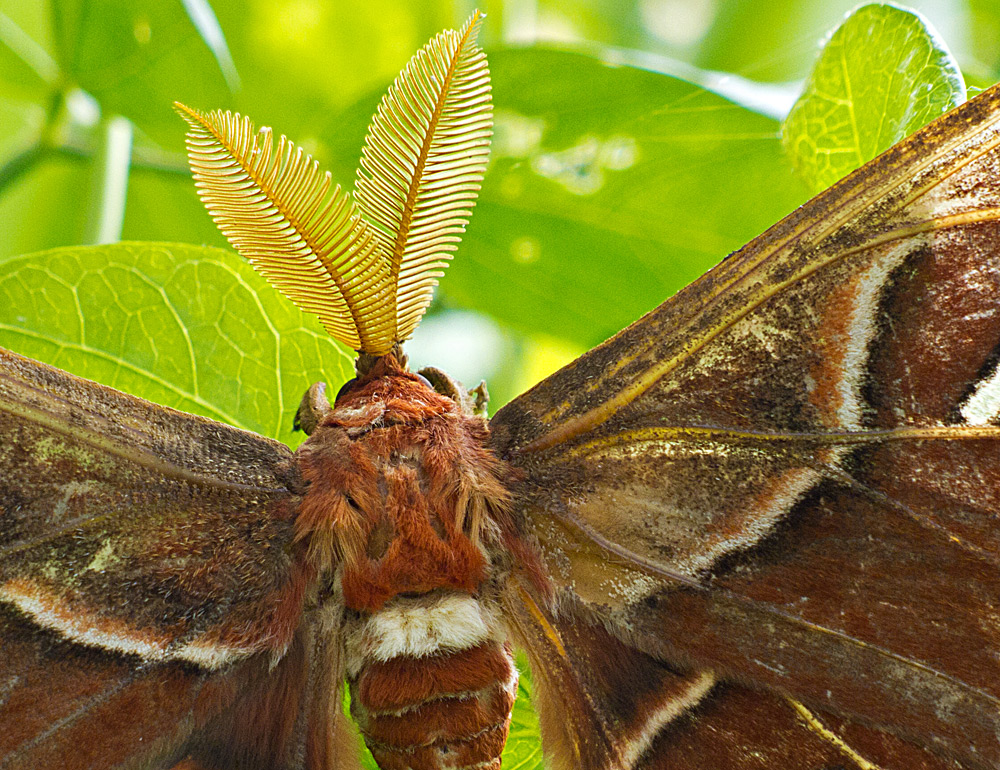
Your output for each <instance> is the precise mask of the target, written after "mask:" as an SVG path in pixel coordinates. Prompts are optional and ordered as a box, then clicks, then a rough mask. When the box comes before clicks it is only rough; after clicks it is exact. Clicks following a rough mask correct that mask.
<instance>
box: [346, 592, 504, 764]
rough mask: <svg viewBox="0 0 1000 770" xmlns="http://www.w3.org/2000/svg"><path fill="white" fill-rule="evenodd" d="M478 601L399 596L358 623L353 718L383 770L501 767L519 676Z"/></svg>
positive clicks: (352, 654)
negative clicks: (501, 757) (501, 753)
mask: <svg viewBox="0 0 1000 770" xmlns="http://www.w3.org/2000/svg"><path fill="white" fill-rule="evenodd" d="M492 621H493V619H492V618H491V617H490V616H489V613H487V612H485V611H484V610H483V608H482V607H481V606H480V605H479V603H478V602H477V601H476V599H475V598H473V597H472V596H469V595H467V594H455V593H449V594H445V595H441V596H438V595H428V596H425V597H418V598H403V597H401V598H398V599H396V600H395V601H393V602H390V603H389V604H387V605H386V606H385V608H383V609H382V610H380V611H378V612H376V613H373V614H371V615H367V616H365V615H362V616H361V617H360V618H358V619H357V622H356V623H354V622H352V623H350V624H349V626H350V630H349V632H348V635H347V640H346V641H347V652H348V678H349V682H350V688H351V713H352V714H353V716H354V718H355V720H356V721H357V723H358V726H359V727H360V728H361V733H362V735H363V736H364V739H365V743H366V744H367V745H368V747H369V749H371V752H372V754H373V755H374V757H375V760H376V761H377V762H378V763H379V766H380V767H381V768H382V769H383V770H444V768H455V769H456V770H457V769H458V768H470V769H471V768H476V769H477V770H479V769H483V770H488V769H490V768H499V767H500V752H501V751H502V749H503V746H504V743H505V742H506V740H507V731H508V729H509V727H510V713H511V708H512V707H513V705H514V696H515V693H516V690H517V670H516V669H515V667H514V661H513V657H512V655H511V651H510V647H509V646H508V645H507V644H506V643H505V642H504V641H503V639H502V635H501V634H499V633H498V632H497V629H496V627H495V624H494V623H493V622H492Z"/></svg>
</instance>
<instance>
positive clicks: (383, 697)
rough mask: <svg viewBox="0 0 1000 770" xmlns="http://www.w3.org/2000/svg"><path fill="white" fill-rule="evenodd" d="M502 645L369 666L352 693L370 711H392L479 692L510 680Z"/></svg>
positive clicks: (508, 667)
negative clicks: (436, 698)
mask: <svg viewBox="0 0 1000 770" xmlns="http://www.w3.org/2000/svg"><path fill="white" fill-rule="evenodd" d="M511 673H512V670H511V662H510V659H509V656H508V654H507V653H506V652H505V651H504V648H503V645H501V644H499V643H497V642H487V643H486V644H481V645H479V646H478V647H473V648H472V649H471V650H463V651H461V652H457V653H455V654H453V655H434V656H433V657H427V658H393V659H392V660H390V661H386V662H385V663H376V664H373V665H371V666H369V667H368V668H367V669H365V670H364V672H362V674H361V675H360V676H359V677H358V681H357V685H356V687H354V688H352V691H353V692H354V693H355V694H356V697H357V698H358V699H359V700H360V701H361V703H362V704H363V705H364V706H365V708H367V709H369V710H370V711H395V710H400V709H404V708H406V707H407V706H413V705H416V704H418V703H423V702H424V701H425V700H427V699H428V698H431V697H438V696H441V695H458V694H461V693H465V692H473V691H475V690H482V689H483V688H485V687H489V686H490V685H492V684H495V683H497V682H506V681H507V680H509V679H510V676H511Z"/></svg>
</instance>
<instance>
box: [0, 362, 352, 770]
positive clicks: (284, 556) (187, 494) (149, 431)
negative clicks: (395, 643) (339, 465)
mask: <svg viewBox="0 0 1000 770" xmlns="http://www.w3.org/2000/svg"><path fill="white" fill-rule="evenodd" d="M298 487H299V482H298V481H297V478H296V474H295V471H294V468H293V466H292V463H291V453H290V452H289V450H288V449H287V448H286V447H284V446H283V445H281V444H278V443H277V442H274V441H271V440H269V439H265V438H262V437H260V436H256V435H254V434H251V433H246V432H244V431H239V430H236V429H233V428H229V427H227V426H224V425H220V424H217V423H214V422H211V421H209V420H205V419H203V418H200V417H194V416H191V415H186V414H182V413H180V412H175V411H173V410H170V409H165V408H162V407H158V406H155V405H153V404H150V403H148V402H145V401H142V400H140V399H136V398H133V397H130V396H127V395H125V394H122V393H119V392H117V391H114V390H111V389H109V388H105V387H103V386H100V385H97V384H95V383H92V382H88V381H86V380H82V379H80V378H77V377H73V376H72V375H69V374H66V373H65V372H61V371H59V370H58V369H54V368H51V367H48V366H45V365H43V364H40V363H37V362H34V361H31V360H30V359H26V358H23V357H21V356H18V355H16V354H14V353H10V352H8V351H0V633H2V639H3V651H4V654H3V655H2V656H0V658H2V660H0V767H3V768H4V769H5V770H7V769H8V768H9V769H11V770H12V769H13V768H42V767H64V768H77V767H79V768H84V767H86V768H112V767H126V766H127V767H159V766H164V765H169V764H170V763H172V762H174V761H179V760H180V759H182V758H183V757H184V756H185V755H186V754H187V753H189V752H194V755H195V756H204V757H207V758H208V759H205V760H204V762H206V763H208V764H204V765H203V766H205V767H222V766H226V765H225V763H223V762H222V761H221V760H218V757H220V756H224V755H226V754H234V755H239V752H243V754H242V756H243V758H244V761H242V764H241V766H243V767H257V766H267V767H272V766H274V767H286V766H287V767H292V766H298V767H301V766H303V765H302V764H301V756H300V758H299V760H297V761H296V763H291V764H282V762H283V761H284V760H283V759H282V756H284V755H289V752H290V751H291V750H290V749H279V748H275V747H279V746H283V745H286V744H288V741H289V739H290V738H295V740H298V741H300V745H301V742H302V741H304V740H306V739H305V738H304V737H302V736H298V737H297V738H296V737H295V735H294V733H295V731H296V730H299V731H301V730H302V727H301V724H299V725H298V726H296V719H297V717H298V715H299V713H300V708H299V706H300V704H299V702H298V699H299V698H300V697H312V695H311V694H309V693H311V690H310V689H309V688H307V687H305V686H304V680H305V678H306V676H307V673H308V677H309V678H310V679H311V680H323V682H324V683H326V684H327V685H329V686H328V687H327V690H328V692H329V693H331V694H332V693H334V692H336V691H337V688H338V687H339V684H340V683H339V672H338V671H335V670H333V671H331V667H330V665H329V664H328V663H327V662H324V657H325V656H324V654H323V653H322V652H321V651H319V649H318V648H317V644H318V643H317V642H315V641H310V640H311V636H310V634H311V633H312V632H311V630H310V629H311V626H312V625H313V624H314V621H313V620H312V619H311V618H306V619H305V620H304V619H303V617H302V613H303V600H304V594H305V590H306V588H307V585H308V582H309V580H310V578H311V576H310V575H308V574H307V570H306V568H305V567H304V566H303V565H304V561H303V560H302V559H300V558H299V554H298V552H297V547H296V546H295V545H294V543H293V531H292V516H293V514H294V512H295V505H296V501H297V490H298ZM286 650H287V653H286ZM279 659H280V660H281V662H280V664H278V665H277V666H276V667H273V666H274V664H275V663H276V662H277V661H278V660H279ZM272 667H273V668H272ZM334 668H335V667H334ZM327 673H328V674H329V675H328V676H327V675H325V674H327ZM290 682H299V683H300V684H302V685H303V686H301V687H299V688H298V689H297V690H296V692H301V693H303V695H302V696H300V695H294V696H291V695H287V694H283V693H285V692H286V691H287V690H289V689H290V687H289V683H290ZM326 697H330V696H326ZM327 707H328V704H326V703H325V702H324V703H317V704H312V705H311V709H312V711H313V712H314V713H313V714H312V715H311V717H309V718H313V719H315V718H317V717H322V718H323V719H326V718H327V717H328V716H329V714H328V711H329V709H328V708H327ZM255 709H256V711H254V710H255ZM251 712H253V713H254V714H255V716H254V717H248V714H250V713H251ZM247 719H251V720H252V722H253V723H254V724H253V731H252V733H250V734H253V735H255V737H254V738H253V739H252V740H251V739H248V737H247V731H244V734H242V735H237V734H236V733H237V732H238V730H237V727H238V725H239V724H241V723H243V722H245V721H246V720H247ZM302 721H303V720H299V723H301V722H302ZM317 734H320V735H321V734H323V733H322V731H319V732H318V733H317ZM312 740H316V738H315V737H314V738H313V739H312ZM254 741H256V742H257V743H259V744H261V746H260V747H256V748H255V747H253V746H250V745H249V744H251V743H253V742H254ZM268 752H270V753H268ZM282 752H284V754H282ZM300 754H301V753H300ZM262 756H263V757H267V759H266V761H265V759H259V758H256V759H255V757H262ZM227 761H228V762H231V761H232V760H231V759H230V760H227ZM313 766H316V767H319V766H323V767H332V766H333V765H330V764H323V765H318V764H317V765H313Z"/></svg>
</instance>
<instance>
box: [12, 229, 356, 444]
mask: <svg viewBox="0 0 1000 770" xmlns="http://www.w3.org/2000/svg"><path fill="white" fill-rule="evenodd" d="M0 345H2V346H4V347H8V348H10V349H11V350H14V351H16V352H18V353H22V354H24V355H27V356H30V357H32V358H36V359H39V360H41V361H45V362H46V363H49V364H52V365H54V366H58V367H60V368H61V369H66V370H68V371H70V372H73V373H74V374H78V375H80V376H82V377H87V378H89V379H92V380H97V381H98V382H102V383H104V384H106V385H110V386H111V387H114V388H118V389H119V390H124V391H126V392H129V393H132V394H134V395H137V396H141V397H143V398H147V399H149V400H151V401H155V402H156V403H158V404H163V405H165V406H171V407H174V408H176V409H181V410H183V411H186V412H194V413H197V414H202V415H205V416H206V417H211V418H213V419H216V420H222V421H223V422H227V423H229V424H230V425H235V426H237V427H240V428H244V429H247V430H252V431H256V432H257V433H262V434H264V435H266V436H272V437H275V438H279V439H281V440H283V441H285V442H286V443H292V442H293V441H298V440H300V439H296V438H295V436H294V435H293V434H292V432H291V426H292V417H293V416H294V414H295V410H296V409H297V407H298V405H299V401H300V400H301V398H302V395H303V393H305V391H306V389H307V388H308V387H309V386H310V385H311V384H312V383H313V382H315V381H317V380H327V381H328V382H329V383H330V385H331V386H332V387H333V388H334V391H335V390H336V385H337V384H338V383H339V382H342V381H343V380H346V379H347V378H348V377H349V376H350V373H351V369H352V367H351V360H352V359H351V358H350V357H349V356H348V355H347V354H346V353H344V352H343V351H342V350H341V349H340V348H338V347H337V346H336V345H334V343H333V342H332V341H331V340H330V338H329V336H328V335H327V334H326V332H324V331H323V330H322V329H321V328H320V326H319V324H318V322H316V321H315V320H314V319H312V318H311V317H307V316H305V315H304V314H303V313H301V312H300V311H299V310H297V309H296V308H295V307H294V306H293V305H292V304H291V303H290V302H288V301H286V300H285V299H284V298H283V297H281V296H279V295H278V294H277V293H276V292H275V291H273V290H272V289H271V288H270V287H269V286H267V284H266V282H265V281H264V279H263V278H261V277H259V276H258V275H256V273H254V271H253V269H252V268H251V267H250V266H249V265H247V264H246V263H245V262H243V261H242V260H241V259H240V258H239V257H237V256H236V255H235V254H233V253H232V252H229V251H224V250H221V249H212V248H205V247H195V246H183V245H178V244H155V243H142V244H139V243H125V244H116V245H114V246H101V247H89V248H64V249H56V250H52V251H48V252H43V253H40V254H33V255H29V256H27V257H23V258H20V259H15V260H11V261H9V262H6V263H4V264H3V265H2V266H0Z"/></svg>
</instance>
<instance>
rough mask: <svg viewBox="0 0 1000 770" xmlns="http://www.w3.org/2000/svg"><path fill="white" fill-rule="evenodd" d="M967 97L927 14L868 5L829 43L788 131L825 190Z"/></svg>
mask: <svg viewBox="0 0 1000 770" xmlns="http://www.w3.org/2000/svg"><path fill="white" fill-rule="evenodd" d="M963 101H965V83H964V81H963V80H962V73H961V72H960V71H959V69H958V65H957V64H956V62H955V59H954V58H953V57H952V55H951V53H950V52H949V51H948V49H947V47H946V46H945V45H944V43H943V42H942V41H941V40H940V38H938V37H937V35H936V34H935V33H934V32H933V30H931V29H930V28H929V27H928V26H927V23H926V21H925V20H924V19H923V18H921V17H920V16H918V15H916V14H915V13H912V12H910V11H904V10H902V9H900V8H897V7H895V6H891V5H866V6H863V7H861V8H859V9H858V10H856V11H855V12H854V13H852V14H851V15H850V16H849V17H848V18H847V19H846V20H845V21H844V23H843V24H841V25H840V27H838V28H837V30H836V31H835V32H834V33H833V35H832V36H831V37H830V39H829V41H828V42H827V44H826V46H825V47H824V48H823V53H822V55H821V56H820V57H819V59H818V60H817V61H816V65H815V66H814V67H813V71H812V74H811V75H810V76H809V79H808V80H807V81H806V85H805V88H804V89H803V93H802V96H801V97H800V98H799V100H798V101H797V102H796V103H795V106H794V107H793V108H792V111H791V112H790V113H789V115H788V117H787V119H786V120H785V124H784V127H783V131H782V133H783V139H784V142H785V146H786V147H787V148H788V151H789V154H790V156H791V158H792V161H793V162H794V163H795V165H796V167H797V168H798V169H799V171H800V173H801V174H802V176H803V177H804V178H805V180H806V182H807V183H808V184H809V185H810V187H812V188H813V190H814V191H815V192H819V191H820V190H823V189H825V188H827V187H829V186H830V185H831V184H833V183H834V182H836V181H837V180H838V179H840V178H841V177H843V176H845V175H846V174H848V173H849V172H851V171H853V170H854V169H856V168H858V167H859V166H861V165H862V164H864V163H866V162H867V161H869V160H871V159H872V158H874V157H875V156H876V155H878V154H879V153H881V152H884V151H885V150H887V149H889V148H890V147H891V146H892V145H894V144H895V143H896V142H898V141H899V140H900V139H902V138H903V137H905V136H909V135H910V134H912V133H913V132H914V131H916V130H917V129H918V128H920V127H921V126H924V125H926V124H927V123H929V122H930V121H931V120H933V119H934V118H936V117H938V116H939V115H941V114H942V113H945V112H947V111H948V110H950V109H952V108H953V107H956V106H958V105H959V104H961V103H962V102H963Z"/></svg>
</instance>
